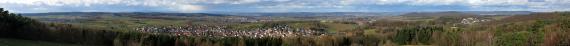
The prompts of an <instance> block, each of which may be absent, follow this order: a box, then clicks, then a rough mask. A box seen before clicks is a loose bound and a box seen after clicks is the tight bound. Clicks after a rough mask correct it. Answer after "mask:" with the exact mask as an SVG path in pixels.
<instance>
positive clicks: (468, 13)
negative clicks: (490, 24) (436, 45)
mask: <svg viewBox="0 0 570 46" xmlns="http://www.w3.org/2000/svg"><path fill="white" fill-rule="evenodd" d="M531 13H533V12H531V11H446V12H410V13H406V14H402V15H400V16H408V17H411V16H416V17H419V16H457V15H459V16H476V15H528V14H531Z"/></svg>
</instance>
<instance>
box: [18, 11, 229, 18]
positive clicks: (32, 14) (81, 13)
mask: <svg viewBox="0 0 570 46" xmlns="http://www.w3.org/2000/svg"><path fill="white" fill-rule="evenodd" d="M22 15H23V16H46V15H70V16H97V15H116V16H196V17H201V16H232V15H224V14H210V13H160V12H52V13H22Z"/></svg>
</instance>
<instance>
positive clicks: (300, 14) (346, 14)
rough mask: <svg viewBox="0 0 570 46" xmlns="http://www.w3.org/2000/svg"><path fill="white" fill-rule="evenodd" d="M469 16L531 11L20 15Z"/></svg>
mask: <svg viewBox="0 0 570 46" xmlns="http://www.w3.org/2000/svg"><path fill="white" fill-rule="evenodd" d="M424 13H428V14H433V13H435V14H449V13H454V14H455V13H458V14H469V15H521V14H530V13H533V12H531V11H447V12H283V13H238V12H220V13H163V12H50V13H22V15H24V16H37V15H40V16H41V15H145V16H156V15H173V16H398V15H400V16H406V15H410V14H424Z"/></svg>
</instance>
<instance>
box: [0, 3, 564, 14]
mask: <svg viewBox="0 0 570 46" xmlns="http://www.w3.org/2000/svg"><path fill="white" fill-rule="evenodd" d="M0 7H1V8H5V9H7V10H10V11H13V12H17V13H42V12H183V13H195V12H418V11H538V12H545V11H546V12H548V11H568V10H570V0H0Z"/></svg>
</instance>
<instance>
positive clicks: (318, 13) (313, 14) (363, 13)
mask: <svg viewBox="0 0 570 46" xmlns="http://www.w3.org/2000/svg"><path fill="white" fill-rule="evenodd" d="M216 14H228V15H240V16H397V15H400V14H403V12H283V13H234V12H226V13H216Z"/></svg>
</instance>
